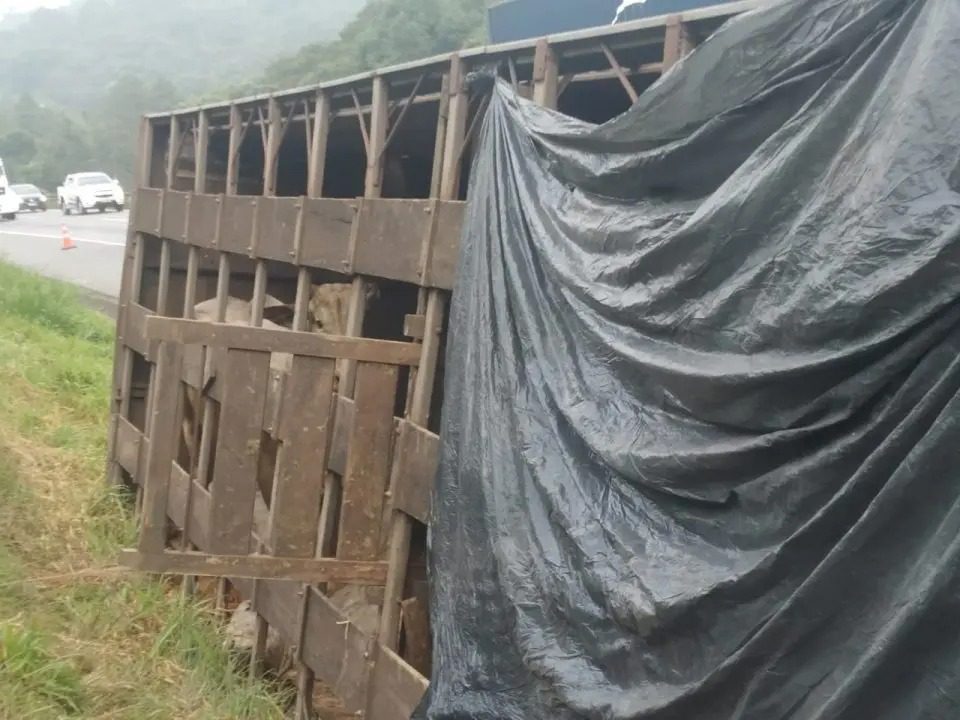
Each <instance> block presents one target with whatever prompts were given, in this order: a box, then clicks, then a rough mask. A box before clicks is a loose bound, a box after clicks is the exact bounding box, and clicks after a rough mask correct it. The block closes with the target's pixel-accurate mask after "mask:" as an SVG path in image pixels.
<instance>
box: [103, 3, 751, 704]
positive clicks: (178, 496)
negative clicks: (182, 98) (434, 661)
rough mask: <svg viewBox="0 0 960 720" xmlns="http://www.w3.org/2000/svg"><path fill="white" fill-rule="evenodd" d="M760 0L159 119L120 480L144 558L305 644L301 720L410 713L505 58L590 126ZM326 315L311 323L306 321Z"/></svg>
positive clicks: (128, 278)
mask: <svg viewBox="0 0 960 720" xmlns="http://www.w3.org/2000/svg"><path fill="white" fill-rule="evenodd" d="M756 4H758V3H757V2H756V1H755V0H748V1H745V2H735V3H727V4H724V5H722V6H718V7H714V8H705V9H700V10H696V11H691V12H689V13H683V14H679V15H672V16H669V17H660V18H647V19H644V20H641V21H637V22H634V23H627V24H623V25H617V26H613V27H606V28H599V29H595V30H591V31H582V32H576V33H569V34H565V35H559V36H555V37H551V38H542V39H539V40H537V41H531V42H518V43H512V44H509V45H503V46H495V47H490V48H483V49H480V50H472V51H464V52H461V53H457V54H454V55H452V56H445V57H439V58H431V59H428V60H424V61H421V62H415V63H410V64H407V65H403V66H398V67H395V68H390V69H387V70H383V71H380V72H377V73H372V74H364V75H359V76H356V77H352V78H346V79H344V80H340V81H336V82H330V83H324V84H322V85H319V86H313V87H309V88H300V89H297V90H293V91H290V92H287V93H280V94H275V95H264V96H258V97H253V98H245V99H240V100H236V101H234V102H232V103H229V104H224V105H208V106H204V107H199V108H192V109H186V110H180V111H176V112H173V113H169V114H160V115H152V116H149V117H147V118H145V120H144V122H143V126H142V133H141V141H140V142H141V145H140V154H139V159H138V167H137V174H138V187H137V189H136V191H135V195H134V207H133V212H132V215H131V224H130V235H129V239H128V243H127V253H126V259H125V264H124V271H123V272H124V274H123V282H122V290H121V300H120V312H119V319H118V333H117V348H116V350H117V351H116V363H115V373H114V379H113V402H112V420H111V428H110V436H109V469H108V471H109V475H110V478H111V480H112V481H113V482H115V483H117V484H127V485H130V486H132V487H136V488H137V489H138V497H139V499H140V501H139V505H140V511H141V512H142V530H141V537H140V541H139V544H138V547H137V548H136V549H132V550H131V551H129V552H128V553H126V554H125V556H124V561H125V562H126V563H127V564H129V565H132V566H134V567H138V568H141V569H144V570H148V571H152V572H164V573H181V574H184V575H186V576H193V575H205V576H214V577H220V578H223V579H224V580H223V586H222V587H224V588H225V587H226V584H227V583H229V586H230V587H231V588H232V589H233V590H235V591H236V592H237V593H239V594H240V595H241V596H243V597H244V598H246V599H247V600H248V601H249V602H250V603H251V604H252V607H253V608H254V610H255V611H256V613H257V618H258V620H257V633H256V635H257V643H256V644H255V648H254V653H253V663H254V664H256V663H258V662H259V658H260V657H261V656H262V650H263V647H262V646H263V642H264V640H265V638H266V632H267V628H268V627H271V628H273V629H275V630H276V631H277V632H278V633H279V635H280V637H281V638H282V640H283V641H284V642H285V643H286V644H287V645H288V646H290V647H291V648H292V649H293V652H292V654H293V657H294V660H295V663H296V668H297V671H298V677H299V680H298V708H299V709H298V712H299V713H300V714H299V715H298V717H302V718H306V717H312V716H313V705H314V700H315V699H316V698H319V697H321V696H323V697H328V698H330V702H332V703H334V705H333V707H336V708H337V709H338V711H340V712H346V713H351V714H354V715H358V716H364V717H368V718H376V719H383V720H399V719H400V718H408V717H410V714H411V712H412V711H413V710H414V708H415V706H416V705H417V703H418V702H419V700H420V698H421V696H422V695H423V693H424V691H425V689H426V687H427V678H428V677H429V675H430V669H431V668H430V662H431V650H430V632H429V619H428V618H429V612H428V599H427V598H428V593H427V578H426V571H425V566H426V563H425V559H426V534H427V533H426V530H427V525H428V523H429V520H430V493H431V485H432V481H433V475H434V472H435V469H436V465H437V450H438V446H439V435H438V433H439V431H440V408H441V400H442V376H443V367H442V366H443V363H442V358H443V354H444V349H445V348H444V345H445V337H446V330H447V328H446V322H447V321H446V317H447V307H448V304H449V296H450V292H451V290H452V289H453V287H454V284H455V281H456V277H455V271H456V262H457V248H458V243H459V237H460V226H461V224H462V220H463V210H464V205H463V200H464V198H465V192H466V185H467V181H468V177H469V169H470V160H471V156H472V154H473V152H474V139H475V138H476V136H477V133H478V130H479V127H480V124H481V122H482V118H483V113H484V111H485V108H486V104H487V102H488V97H487V96H485V92H486V90H478V89H475V88H471V86H470V85H469V83H468V82H467V76H468V73H470V72H471V71H472V70H475V69H480V68H484V67H495V68H497V71H498V72H499V73H500V75H501V77H503V78H504V79H505V80H506V81H508V82H510V83H511V84H512V85H513V87H514V88H515V90H516V91H517V92H518V93H520V94H522V95H525V96H527V97H530V98H532V99H533V100H534V101H536V102H538V103H540V104H542V105H546V106H550V107H554V108H557V109H559V110H560V111H562V112H564V113H567V114H569V115H572V116H575V117H579V118H582V119H584V120H588V121H592V122H602V121H605V120H608V119H610V118H612V117H614V116H616V115H618V114H620V113H622V112H623V111H624V110H626V109H628V108H629V107H630V106H631V104H632V103H633V102H635V100H636V98H637V96H638V95H639V94H640V93H641V92H643V90H644V89H645V88H646V87H647V86H649V85H650V84H652V83H653V82H655V81H656V79H657V78H658V77H659V76H660V74H661V73H662V72H664V71H665V70H667V69H669V68H670V67H671V66H672V65H673V64H674V63H676V62H678V61H679V60H680V59H681V58H682V56H683V55H684V54H686V53H688V52H689V51H691V50H692V49H693V47H695V45H696V44H697V43H698V42H700V41H702V40H703V39H705V38H706V37H707V36H708V35H709V34H710V33H712V32H713V31H714V30H715V29H716V28H718V27H719V26H720V25H721V24H722V23H723V22H724V21H725V20H726V19H727V18H729V17H730V16H731V15H733V14H736V13H739V12H742V11H744V10H747V9H750V8H752V7H754V6H755V5H756ZM317 331H322V332H319V333H318V332H317Z"/></svg>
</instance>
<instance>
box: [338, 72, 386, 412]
mask: <svg viewBox="0 0 960 720" xmlns="http://www.w3.org/2000/svg"><path fill="white" fill-rule="evenodd" d="M388 93H389V88H388V86H387V81H386V79H384V78H383V77H379V76H378V77H375V78H374V79H373V99H372V103H371V109H370V147H369V151H368V154H367V172H366V177H365V179H364V187H363V195H364V197H368V198H377V197H380V196H381V194H382V192H383V187H382V185H383V160H384V157H383V155H384V153H383V149H384V146H385V144H386V140H387V122H388V119H389V117H388V116H389V110H390V108H389V105H388V100H389V97H388ZM366 309H367V281H366V279H364V278H362V277H356V278H354V279H353V284H352V285H351V288H350V304H349V308H348V311H347V327H346V335H349V336H352V337H359V336H360V335H362V334H363V316H364V315H365V313H366ZM342 368H343V369H342V370H341V372H340V393H341V394H343V395H344V396H346V397H352V396H353V386H354V383H355V381H356V373H357V363H356V362H355V361H352V360H346V361H344V362H343V365H342Z"/></svg>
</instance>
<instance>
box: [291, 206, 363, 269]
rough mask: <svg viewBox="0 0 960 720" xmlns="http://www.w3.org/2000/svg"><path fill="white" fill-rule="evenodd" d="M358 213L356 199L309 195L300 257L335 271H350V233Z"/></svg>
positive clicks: (312, 263)
mask: <svg viewBox="0 0 960 720" xmlns="http://www.w3.org/2000/svg"><path fill="white" fill-rule="evenodd" d="M355 216H356V201H354V200H340V199H337V198H306V199H305V200H304V201H303V230H302V233H303V235H302V239H301V242H300V249H299V257H298V258H297V261H298V262H299V263H300V264H301V265H308V266H310V267H316V268H322V269H324V270H332V271H333V272H339V273H347V272H350V269H351V266H352V259H351V256H350V237H351V235H352V233H353V222H354V218H355Z"/></svg>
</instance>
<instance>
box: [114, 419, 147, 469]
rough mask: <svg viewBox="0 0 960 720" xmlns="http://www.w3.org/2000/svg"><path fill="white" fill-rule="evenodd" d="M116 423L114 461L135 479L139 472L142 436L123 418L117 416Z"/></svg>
mask: <svg viewBox="0 0 960 720" xmlns="http://www.w3.org/2000/svg"><path fill="white" fill-rule="evenodd" d="M116 421H117V435H116V438H117V439H116V445H115V459H116V461H117V462H118V463H119V464H120V467H122V468H123V469H124V470H126V471H127V472H128V473H130V477H132V478H136V477H137V476H138V475H139V472H140V451H141V447H142V445H143V434H142V433H141V432H140V431H139V430H138V429H137V428H136V427H134V425H133V423H131V422H130V421H129V420H127V419H126V418H124V417H120V416H117V420H116Z"/></svg>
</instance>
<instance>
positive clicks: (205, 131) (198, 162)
mask: <svg viewBox="0 0 960 720" xmlns="http://www.w3.org/2000/svg"><path fill="white" fill-rule="evenodd" d="M199 115H200V116H199V117H198V118H197V136H196V143H195V144H194V148H193V151H194V158H195V160H194V162H195V172H194V177H193V191H194V192H195V193H197V194H198V195H202V194H203V193H205V192H206V191H207V161H208V156H209V154H210V115H209V113H208V112H207V111H206V110H201V111H200V113H199Z"/></svg>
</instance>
